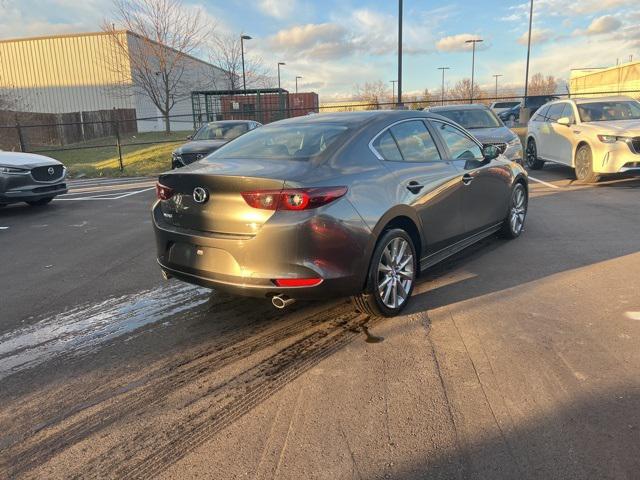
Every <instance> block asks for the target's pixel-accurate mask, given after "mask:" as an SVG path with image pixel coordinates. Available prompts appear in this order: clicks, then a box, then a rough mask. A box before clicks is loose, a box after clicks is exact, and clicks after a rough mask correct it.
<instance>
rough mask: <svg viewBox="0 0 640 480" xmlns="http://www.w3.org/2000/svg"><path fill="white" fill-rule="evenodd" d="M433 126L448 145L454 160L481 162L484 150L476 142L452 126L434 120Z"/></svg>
mask: <svg viewBox="0 0 640 480" xmlns="http://www.w3.org/2000/svg"><path fill="white" fill-rule="evenodd" d="M432 123H433V126H434V127H436V129H437V130H438V133H439V134H440V136H441V137H442V140H444V143H446V144H447V148H448V149H449V153H450V154H451V159H453V160H481V159H482V158H483V156H482V150H481V149H480V147H479V146H478V144H477V143H476V142H474V141H473V140H471V139H470V138H469V137H467V136H466V135H465V134H464V133H462V131H460V130H458V129H457V128H455V127H452V126H451V125H448V124H446V123H443V122H439V121H437V120H432Z"/></svg>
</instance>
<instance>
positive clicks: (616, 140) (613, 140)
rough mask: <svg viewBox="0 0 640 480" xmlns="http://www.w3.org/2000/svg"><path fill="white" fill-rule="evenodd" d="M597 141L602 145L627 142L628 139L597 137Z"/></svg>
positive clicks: (608, 136) (610, 136) (609, 136)
mask: <svg viewBox="0 0 640 480" xmlns="http://www.w3.org/2000/svg"><path fill="white" fill-rule="evenodd" d="M598 140H600V141H601V142H602V143H616V142H625V143H626V142H627V141H628V140H629V137H620V136H617V135H598Z"/></svg>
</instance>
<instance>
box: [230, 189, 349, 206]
mask: <svg viewBox="0 0 640 480" xmlns="http://www.w3.org/2000/svg"><path fill="white" fill-rule="evenodd" d="M345 193H347V187H314V188H287V189H284V190H254V191H251V192H242V194H241V195H242V197H243V198H244V201H245V202H247V204H248V205H249V206H251V207H253V208H260V209H263V210H309V209H311V208H317V207H321V206H322V205H326V204H328V203H331V202H333V201H334V200H337V199H338V198H340V197H342V196H343V195H344V194H345Z"/></svg>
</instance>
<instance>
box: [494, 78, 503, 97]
mask: <svg viewBox="0 0 640 480" xmlns="http://www.w3.org/2000/svg"><path fill="white" fill-rule="evenodd" d="M494 77H495V79H496V95H495V98H494V100H498V77H504V75H502V74H497V75H494Z"/></svg>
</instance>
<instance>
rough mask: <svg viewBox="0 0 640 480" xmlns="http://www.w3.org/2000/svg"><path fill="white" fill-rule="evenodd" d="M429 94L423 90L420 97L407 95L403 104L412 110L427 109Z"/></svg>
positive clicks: (426, 89)
mask: <svg viewBox="0 0 640 480" xmlns="http://www.w3.org/2000/svg"><path fill="white" fill-rule="evenodd" d="M431 100H432V98H431V92H429V89H428V88H425V89H424V91H423V92H422V94H421V95H407V96H406V98H405V99H404V101H405V103H406V104H407V105H408V107H409V108H410V109H412V110H420V109H425V108H429V105H430V104H431V103H432V102H431Z"/></svg>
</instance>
